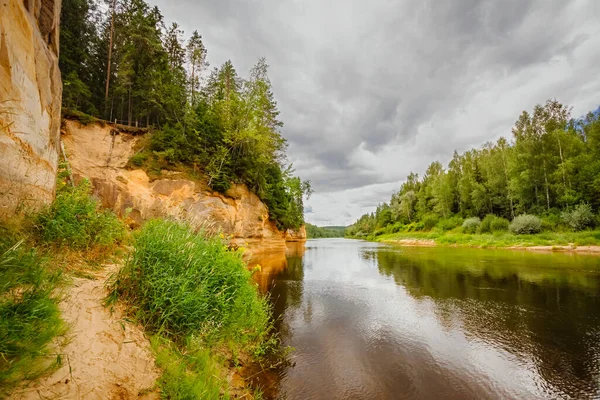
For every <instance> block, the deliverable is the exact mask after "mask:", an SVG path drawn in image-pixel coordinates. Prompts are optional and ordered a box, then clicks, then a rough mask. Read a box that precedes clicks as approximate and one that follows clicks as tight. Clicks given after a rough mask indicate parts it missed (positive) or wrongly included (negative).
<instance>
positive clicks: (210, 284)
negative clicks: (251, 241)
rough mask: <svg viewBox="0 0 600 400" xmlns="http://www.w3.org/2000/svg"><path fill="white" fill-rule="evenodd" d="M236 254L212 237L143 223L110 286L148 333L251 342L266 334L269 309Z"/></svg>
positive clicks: (172, 226)
mask: <svg viewBox="0 0 600 400" xmlns="http://www.w3.org/2000/svg"><path fill="white" fill-rule="evenodd" d="M250 276H251V273H250V272H249V271H248V270H247V268H246V264H245V263H244V262H243V261H242V258H241V254H240V253H234V252H230V251H228V250H227V247H226V246H225V245H224V243H223V242H222V241H221V240H220V239H218V238H214V237H206V236H203V235H202V234H196V233H194V232H193V231H192V230H191V228H190V227H188V226H186V225H183V224H179V223H176V222H171V221H163V220H154V221H150V222H147V223H146V224H145V225H144V227H143V228H142V230H141V232H140V233H139V235H138V236H137V238H136V241H135V246H134V251H133V254H132V255H131V257H130V258H129V260H128V261H127V263H126V264H125V266H124V268H123V269H122V270H121V271H120V273H119V274H118V276H117V278H116V280H115V282H114V283H113V284H112V297H113V298H115V297H116V296H118V297H121V298H123V299H124V300H125V301H126V302H127V303H129V304H130V305H131V307H132V309H135V310H136V314H137V318H138V319H139V320H140V321H141V322H142V323H143V324H144V325H145V326H146V327H147V328H148V329H150V330H151V331H154V332H159V333H162V334H164V335H166V336H168V337H170V338H171V339H174V340H181V338H184V337H186V336H188V335H191V334H195V335H199V336H200V337H202V338H204V339H208V338H218V339H225V338H230V337H235V338H236V341H237V342H240V343H242V342H247V341H251V340H256V339H259V338H260V337H261V335H264V334H265V333H266V332H267V331H268V329H269V309H268V305H267V303H266V300H265V299H263V298H262V297H260V296H259V294H258V293H257V290H256V287H255V285H254V284H252V283H251V281H250Z"/></svg>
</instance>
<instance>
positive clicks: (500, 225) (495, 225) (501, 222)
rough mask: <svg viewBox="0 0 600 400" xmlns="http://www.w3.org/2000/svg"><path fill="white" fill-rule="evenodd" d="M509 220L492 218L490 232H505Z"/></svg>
mask: <svg viewBox="0 0 600 400" xmlns="http://www.w3.org/2000/svg"><path fill="white" fill-rule="evenodd" d="M509 225H510V222H509V221H508V220H507V219H506V218H502V217H496V218H494V219H493V220H492V223H491V225H490V228H491V230H492V232H506V231H508V226H509Z"/></svg>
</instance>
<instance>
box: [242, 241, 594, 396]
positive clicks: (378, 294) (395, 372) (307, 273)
mask: <svg viewBox="0 0 600 400" xmlns="http://www.w3.org/2000/svg"><path fill="white" fill-rule="evenodd" d="M252 263H258V264H260V265H261V267H262V268H261V269H262V271H261V272H260V273H259V274H258V275H256V276H255V278H256V280H257V282H258V283H259V286H260V287H261V289H262V290H263V291H264V292H270V301H271V302H272V303H273V309H274V313H275V317H276V318H277V322H276V327H277V329H278V331H279V333H280V335H281V338H282V341H283V344H284V345H287V346H291V347H293V348H294V349H295V350H294V352H293V353H292V354H293V355H292V360H293V365H292V366H289V367H287V368H285V369H284V370H282V371H280V379H279V383H278V388H277V393H278V395H277V396H278V398H281V399H290V400H292V399H344V400H349V399H405V398H419V399H536V398H551V399H557V398H577V399H583V398H600V258H599V257H593V256H583V255H569V254H536V253H532V252H525V251H522V252H519V251H508V250H497V251H496V250H480V249H456V248H414V247H413V248H410V247H393V246H387V245H381V244H377V243H369V242H364V241H357V240H345V239H318V240H309V241H307V242H306V244H305V245H304V244H299V243H296V244H292V246H291V247H290V248H289V251H288V254H287V257H284V256H282V255H270V256H261V257H259V258H257V259H255V260H253V262H252Z"/></svg>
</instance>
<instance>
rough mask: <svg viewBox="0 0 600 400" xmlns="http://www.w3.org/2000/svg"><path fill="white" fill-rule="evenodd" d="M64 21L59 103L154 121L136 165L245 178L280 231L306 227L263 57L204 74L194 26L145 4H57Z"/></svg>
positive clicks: (113, 0)
mask: <svg viewBox="0 0 600 400" xmlns="http://www.w3.org/2000/svg"><path fill="white" fill-rule="evenodd" d="M61 19H62V25H61V43H60V46H61V48H60V59H59V64H60V69H61V73H62V78H63V107H64V108H65V109H67V110H70V111H77V112H82V113H85V114H87V115H91V116H94V117H97V118H101V119H105V120H108V121H111V122H114V121H117V122H119V123H122V124H127V125H135V126H145V127H152V130H153V134H152V135H151V138H150V143H149V144H148V146H147V148H145V149H144V150H143V151H142V152H140V153H138V154H136V155H135V156H134V158H133V159H132V160H131V161H132V164H133V165H135V166H137V167H143V168H147V169H153V170H155V171H156V172H158V173H160V171H161V170H162V169H173V168H175V169H188V170H190V171H193V172H197V171H200V172H202V174H204V175H206V176H207V179H208V184H209V185H210V186H211V187H212V188H213V189H214V190H217V191H220V192H226V191H227V189H228V188H229V187H230V185H231V184H233V183H244V184H246V185H247V186H248V187H249V188H250V190H252V191H253V192H254V193H256V194H257V195H258V196H259V197H260V198H261V200H263V201H264V202H265V204H266V205H267V207H268V208H269V213H270V217H271V218H272V219H273V220H274V221H275V222H276V223H277V225H278V226H279V228H280V229H288V228H292V229H295V228H298V227H300V226H301V225H302V224H303V223H304V217H303V213H304V208H303V197H304V196H307V195H310V193H311V188H310V184H309V182H306V181H301V180H300V179H299V178H298V177H295V176H294V175H293V170H292V168H291V166H290V165H287V161H286V154H285V152H286V148H287V142H286V140H285V139H284V138H283V137H282V136H281V132H280V129H281V127H282V126H283V123H282V122H281V121H280V120H279V110H278V108H277V103H276V101H275V97H274V94H273V90H272V86H271V81H270V79H269V76H268V64H267V62H266V60H265V59H264V58H260V59H259V60H258V61H257V63H256V65H255V66H254V67H253V68H252V69H251V71H250V73H249V77H248V78H247V79H243V78H242V77H240V76H239V75H238V73H237V71H236V69H235V67H234V66H233V64H232V63H231V62H230V61H227V62H225V63H224V64H223V65H221V66H220V67H215V68H213V69H212V70H210V69H209V63H208V61H207V54H208V53H207V49H206V47H205V45H204V43H203V40H202V36H201V35H200V34H199V33H198V31H194V32H193V33H192V34H191V36H189V37H188V38H185V36H184V32H183V31H182V30H181V28H180V27H179V25H178V24H177V23H172V24H171V25H167V24H166V23H165V21H164V17H163V16H162V14H161V12H160V10H159V9H158V7H151V6H150V5H149V4H148V3H146V2H145V1H144V0H107V1H105V2H102V1H101V0H64V1H63V8H62V13H61Z"/></svg>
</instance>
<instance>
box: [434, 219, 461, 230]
mask: <svg viewBox="0 0 600 400" xmlns="http://www.w3.org/2000/svg"><path fill="white" fill-rule="evenodd" d="M462 223H463V219H462V218H461V217H459V216H458V215H455V216H453V217H450V218H444V219H441V220H440V222H438V223H437V225H436V226H435V227H436V228H437V229H439V230H440V231H442V232H446V231H450V230H452V229H454V228H456V227H458V226H461V225H462Z"/></svg>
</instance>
